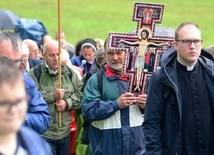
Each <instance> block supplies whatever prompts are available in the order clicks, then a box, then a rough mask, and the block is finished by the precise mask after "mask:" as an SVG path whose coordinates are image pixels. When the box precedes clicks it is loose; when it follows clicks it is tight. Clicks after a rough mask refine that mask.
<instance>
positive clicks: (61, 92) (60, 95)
mask: <svg viewBox="0 0 214 155" xmlns="http://www.w3.org/2000/svg"><path fill="white" fill-rule="evenodd" d="M53 95H54V98H55V100H59V99H62V98H63V97H64V95H65V89H59V84H58V85H57V87H56V88H55V89H54V91H53Z"/></svg>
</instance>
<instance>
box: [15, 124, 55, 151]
mask: <svg viewBox="0 0 214 155" xmlns="http://www.w3.org/2000/svg"><path fill="white" fill-rule="evenodd" d="M17 139H18V141H19V145H20V146H21V147H22V148H24V149H25V150H26V151H27V152H28V154H29V155H52V153H51V149H50V146H49V144H48V143H47V142H46V141H45V140H44V139H43V138H42V137H41V136H40V135H39V134H37V133H36V132H34V131H33V130H31V129H29V128H27V127H21V128H20V130H19V132H18V133H17Z"/></svg>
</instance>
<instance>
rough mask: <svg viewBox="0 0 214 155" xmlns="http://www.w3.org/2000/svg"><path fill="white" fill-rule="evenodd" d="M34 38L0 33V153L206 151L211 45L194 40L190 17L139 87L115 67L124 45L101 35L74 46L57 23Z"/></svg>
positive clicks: (213, 139)
mask: <svg viewBox="0 0 214 155" xmlns="http://www.w3.org/2000/svg"><path fill="white" fill-rule="evenodd" d="M107 36H108V34H107ZM59 37H60V38H59ZM59 40H60V41H61V43H60V44H59V43H58V41H59ZM41 42H42V46H40V47H39V46H38V45H37V43H36V42H35V41H34V40H31V39H24V40H22V39H21V37H20V36H19V35H18V34H16V33H14V32H1V33H0V127H1V130H0V155H1V154H2V155H7V154H12V155H36V154H38V155H74V154H75V155H113V154H114V155H147V154H148V155H160V154H163V155H176V154H178V155H196V154H203V155H213V154H214V147H213V143H214V129H213V125H214V123H213V121H214V116H213V113H214V109H213V108H212V107H214V102H213V98H214V74H213V69H214V62H213V53H214V52H213V51H214V50H213V46H209V47H207V48H205V49H202V42H203V40H202V38H201V30H200V28H199V26H198V25H196V24H195V23H192V22H184V23H181V24H180V25H179V26H178V27H177V28H176V30H175V39H174V42H173V47H172V48H171V49H170V50H169V51H167V52H165V53H164V54H163V56H162V59H161V68H160V69H158V70H157V71H155V72H154V73H153V74H152V76H151V78H150V82H149V86H148V92H147V94H140V95H138V96H135V94H133V93H131V92H129V79H128V77H127V76H126V75H124V74H123V68H124V63H125V58H126V56H125V51H122V50H110V49H109V48H108V47H109V38H108V37H107V38H106V39H105V41H104V40H102V39H96V38H94V39H93V38H84V39H82V40H80V41H79V42H78V43H77V44H76V46H73V44H71V43H68V42H67V41H66V38H65V33H64V32H60V33H58V32H57V33H56V36H55V38H54V39H52V37H50V36H44V38H43V40H42V41H41ZM121 42H125V43H127V44H134V43H131V42H126V41H124V40H121ZM164 44H165V43H164ZM60 52H61V53H60ZM141 54H143V53H141ZM144 54H145V53H144ZM144 56H145V55H143V57H144ZM59 58H61V59H59ZM60 60H61V61H60ZM60 65H61V66H60ZM139 68H140V69H141V70H140V72H143V68H144V67H143V66H139ZM99 70H102V71H103V72H102V74H101V76H102V78H101V79H102V81H101V83H102V91H100V82H99V78H98V71H99ZM138 70H139V69H138ZM88 72H93V74H92V75H91V77H90V78H89V79H88V80H87V83H86V85H85V86H84V89H83V85H84V82H86V75H87V73H88ZM136 72H137V71H136ZM84 122H89V133H88V135H89V143H88V144H83V143H82V142H81V136H82V133H83V130H84V128H83V123H84ZM71 128H72V130H71ZM73 129H74V130H73Z"/></svg>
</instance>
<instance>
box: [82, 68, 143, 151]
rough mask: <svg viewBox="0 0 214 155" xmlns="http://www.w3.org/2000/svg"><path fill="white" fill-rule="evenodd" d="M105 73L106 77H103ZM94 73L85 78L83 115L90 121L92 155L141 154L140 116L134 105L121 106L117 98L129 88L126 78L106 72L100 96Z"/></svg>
mask: <svg viewBox="0 0 214 155" xmlns="http://www.w3.org/2000/svg"><path fill="white" fill-rule="evenodd" d="M106 76H107V77H106ZM97 80H98V79H97V75H96V74H93V75H92V76H91V77H90V79H89V80H88V82H87V84H86V87H85V89H84V92H83V100H82V103H83V105H82V115H83V118H84V120H85V121H91V122H92V124H91V127H90V134H89V146H90V151H91V154H92V155H142V154H143V152H144V136H143V128H142V122H143V116H142V111H141V110H140V108H139V107H138V106H137V105H135V104H133V105H131V106H129V107H126V108H123V109H120V108H119V106H118V103H117V99H118V97H119V96H120V95H121V94H123V93H125V92H127V91H128V84H129V83H128V81H126V80H124V79H123V80H122V79H121V77H120V76H119V75H116V74H111V73H109V72H108V69H107V71H106V74H104V75H103V88H104V89H103V93H102V98H101V94H100V92H99V89H98V82H97Z"/></svg>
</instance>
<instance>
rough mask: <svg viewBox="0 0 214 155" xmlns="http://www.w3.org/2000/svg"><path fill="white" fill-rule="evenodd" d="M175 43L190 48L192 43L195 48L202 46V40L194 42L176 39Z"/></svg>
mask: <svg viewBox="0 0 214 155" xmlns="http://www.w3.org/2000/svg"><path fill="white" fill-rule="evenodd" d="M176 41H177V42H178V41H181V42H182V44H184V45H185V46H190V45H191V44H192V43H194V45H195V46H200V45H201V44H202V42H203V40H200V39H195V40H188V39H178V40H176Z"/></svg>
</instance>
